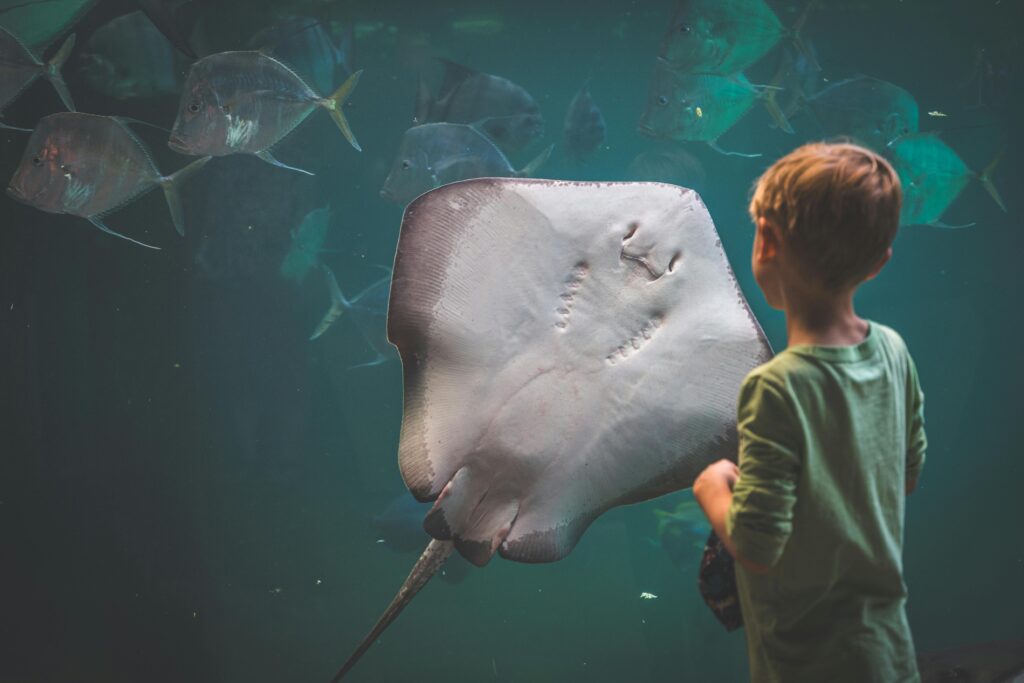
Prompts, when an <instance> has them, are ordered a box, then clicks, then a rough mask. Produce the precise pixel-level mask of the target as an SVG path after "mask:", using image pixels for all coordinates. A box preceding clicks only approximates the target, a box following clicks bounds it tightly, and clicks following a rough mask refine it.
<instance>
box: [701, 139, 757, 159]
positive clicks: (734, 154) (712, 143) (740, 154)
mask: <svg viewBox="0 0 1024 683" xmlns="http://www.w3.org/2000/svg"><path fill="white" fill-rule="evenodd" d="M708 147H710V148H711V149H713V150H715V151H716V152H718V153H719V154H724V155H725V156H728V157H744V158H746V159H756V158H757V157H759V156H763V155H761V154H747V153H745V152H729V151H727V150H724V149H722V148H721V147H719V145H718V140H711V141H710V142H708Z"/></svg>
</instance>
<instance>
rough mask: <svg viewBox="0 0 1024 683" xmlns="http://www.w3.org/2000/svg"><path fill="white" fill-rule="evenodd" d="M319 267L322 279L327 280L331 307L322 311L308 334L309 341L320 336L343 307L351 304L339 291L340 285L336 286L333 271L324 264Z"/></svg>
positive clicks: (342, 311)
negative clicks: (311, 332) (314, 326)
mask: <svg viewBox="0 0 1024 683" xmlns="http://www.w3.org/2000/svg"><path fill="white" fill-rule="evenodd" d="M320 268H321V269H322V270H323V271H324V279H326V280H327V290H328V291H329V292H330V294H331V307H330V308H328V309H327V312H326V313H324V317H323V318H321V319H320V323H319V324H318V325H317V326H316V329H315V330H313V334H311V335H309V341H313V340H314V339H317V338H318V337H320V336H321V335H322V334H323V333H324V332H326V331H327V330H329V329H330V327H331V325H333V324H334V322H335V321H336V320H337V319H338V318H340V317H341V314H342V313H344V312H345V309H347V308H349V307H350V306H351V305H352V304H351V303H350V302H349V300H348V299H346V298H345V295H344V294H343V293H342V291H341V287H339V286H338V278H336V277H334V271H333V270H331V269H330V268H328V267H327V266H325V265H321V266H320Z"/></svg>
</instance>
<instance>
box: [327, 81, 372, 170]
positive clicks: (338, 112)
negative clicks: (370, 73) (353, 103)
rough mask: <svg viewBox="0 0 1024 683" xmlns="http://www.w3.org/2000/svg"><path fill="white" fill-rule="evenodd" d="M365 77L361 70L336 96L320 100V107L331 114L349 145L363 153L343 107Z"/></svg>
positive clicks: (343, 84)
mask: <svg viewBox="0 0 1024 683" xmlns="http://www.w3.org/2000/svg"><path fill="white" fill-rule="evenodd" d="M362 75H363V70H362V69H360V70H359V71H356V72H355V73H354V74H352V75H351V76H349V77H348V79H346V81H345V82H344V83H342V84H341V87H340V88H338V89H337V90H335V91H334V94H333V95H331V96H330V97H325V98H324V99H322V100H320V105H321V106H322V107H324V108H325V109H326V110H327V111H329V112H330V113H331V118H332V119H334V122H335V123H336V124H338V128H340V129H341V134H342V135H344V136H345V139H346V140H348V142H349V144H350V145H352V146H353V147H355V148H356V151H359V152H362V151H363V148H362V147H360V146H359V143H358V142H356V136H355V134H354V133H352V128H350V127H349V125H348V119H346V118H345V112H344V111H343V110H342V105H344V104H345V100H347V99H348V97H349V95H351V94H352V91H353V90H355V87H356V83H358V82H359V77H360V76H362Z"/></svg>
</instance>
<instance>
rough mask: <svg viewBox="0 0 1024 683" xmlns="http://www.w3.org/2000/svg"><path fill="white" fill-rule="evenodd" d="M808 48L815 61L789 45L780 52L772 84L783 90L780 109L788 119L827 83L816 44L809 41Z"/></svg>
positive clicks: (780, 96) (780, 95) (780, 97)
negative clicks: (818, 58) (822, 73)
mask: <svg viewBox="0 0 1024 683" xmlns="http://www.w3.org/2000/svg"><path fill="white" fill-rule="evenodd" d="M806 48H807V51H808V52H810V53H811V55H812V56H813V59H809V58H808V57H806V56H805V55H804V54H802V53H801V52H800V51H799V50H796V49H795V48H793V47H791V46H789V45H787V46H784V47H783V48H782V50H780V51H779V52H780V55H781V56H780V58H779V66H778V68H777V70H776V74H775V77H774V78H772V80H771V82H772V83H773V84H775V85H778V86H779V87H781V88H782V91H781V92H780V94H779V100H780V101H779V107H780V108H781V109H782V111H783V112H784V113H785V114H786V118H790V117H792V116H793V115H794V114H795V113H796V112H797V111H799V109H800V108H801V107H802V106H803V105H804V104H805V102H806V100H807V99H808V98H810V97H814V95H816V94H817V93H818V90H819V89H820V88H821V85H822V84H823V83H824V82H825V81H824V79H823V78H822V76H821V67H820V66H819V65H818V60H817V54H818V52H817V50H816V49H815V47H814V44H813V43H811V42H810V41H807V43H806Z"/></svg>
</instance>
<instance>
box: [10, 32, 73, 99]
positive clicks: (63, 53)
mask: <svg viewBox="0 0 1024 683" xmlns="http://www.w3.org/2000/svg"><path fill="white" fill-rule="evenodd" d="M74 46H75V34H73V33H72V34H71V35H70V36H69V37H68V38H67V40H65V41H64V43H63V44H62V45H61V46H60V49H59V50H57V53H56V54H55V55H54V56H53V58H52V59H50V61H48V62H46V63H45V64H44V63H43V62H41V61H40V60H39V58H38V57H36V55H35V54H34V53H33V52H32V50H30V49H29V48H28V47H27V46H26V45H24V44H23V43H22V42H21V40H19V39H18V38H17V37H16V36H15V35H14V34H13V33H11V32H9V31H8V30H7V29H5V28H4V27H3V26H0V64H2V65H3V69H2V70H0V112H2V111H3V110H4V109H5V108H6V107H7V105H9V104H10V103H11V102H13V101H14V100H15V99H16V98H17V97H18V95H20V94H21V93H22V92H23V91H24V90H25V88H27V87H28V86H30V85H32V83H34V82H35V80H36V79H37V78H45V79H46V80H48V81H49V82H50V84H51V85H53V89H54V90H56V91H57V95H58V96H60V100H61V102H63V103H64V106H65V107H67V110H68V111H74V110H75V103H74V101H73V100H72V99H71V91H69V90H68V86H67V83H65V82H64V77H63V76H62V75H61V72H60V70H61V68H63V66H64V63H65V62H66V61H67V60H68V57H69V56H70V55H71V50H72V48H73V47H74Z"/></svg>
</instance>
